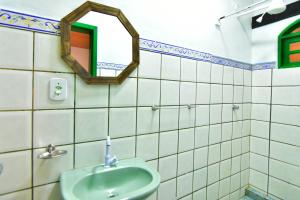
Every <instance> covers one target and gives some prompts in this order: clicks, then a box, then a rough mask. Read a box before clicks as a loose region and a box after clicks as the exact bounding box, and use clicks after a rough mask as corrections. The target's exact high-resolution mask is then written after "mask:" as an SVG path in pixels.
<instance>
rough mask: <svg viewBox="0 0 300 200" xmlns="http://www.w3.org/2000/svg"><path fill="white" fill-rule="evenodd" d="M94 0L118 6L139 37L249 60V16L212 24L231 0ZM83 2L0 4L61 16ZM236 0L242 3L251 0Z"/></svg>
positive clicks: (10, 1)
mask: <svg viewBox="0 0 300 200" xmlns="http://www.w3.org/2000/svg"><path fill="white" fill-rule="evenodd" d="M94 1H95V2H99V3H103V4H106V5H110V6H114V7H118V8H120V9H121V10H122V11H123V12H124V13H125V15H126V16H127V17H128V18H129V20H130V21H131V22H132V24H133V25H134V26H135V28H136V29H137V30H138V32H139V33H140V36H141V37H143V38H147V39H153V40H157V41H161V42H165V43H170V44H175V45H178V46H183V47H187V48H191V49H195V50H200V51H204V52H209V53H212V54H214V55H219V56H223V57H228V58H232V59H237V60H241V61H245V62H250V61H251V29H250V28H249V24H250V21H249V19H246V20H241V19H240V20H238V19H237V18H235V17H233V18H230V19H226V20H224V21H223V24H222V27H221V30H217V29H216V27H215V21H216V20H217V18H218V17H220V16H223V15H225V14H227V13H228V12H231V11H233V10H234V3H233V2H234V0H206V1H204V0H201V1H199V0H185V1H179V0H163V1H161V0H152V1H146V0H126V1H124V0H115V1H112V0H102V1H100V0H94ZM84 2H85V1H84V0H51V1H43V0H30V1H24V0H2V1H1V2H0V7H1V8H6V9H10V10H16V11H20V12H25V13H31V14H35V15H39V16H44V17H49V18H54V19H61V18H62V17H64V16H65V15H66V14H67V13H69V12H71V11H72V10H73V9H75V8H76V7H78V6H80V5H81V4H82V3H84ZM237 2H238V3H239V4H240V5H239V6H240V7H243V6H245V5H248V4H250V3H251V2H252V0H243V1H237ZM244 24H247V25H244ZM243 25H244V26H243Z"/></svg>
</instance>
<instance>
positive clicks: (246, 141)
mask: <svg viewBox="0 0 300 200" xmlns="http://www.w3.org/2000/svg"><path fill="white" fill-rule="evenodd" d="M249 151H250V137H243V138H242V153H248V152H249Z"/></svg>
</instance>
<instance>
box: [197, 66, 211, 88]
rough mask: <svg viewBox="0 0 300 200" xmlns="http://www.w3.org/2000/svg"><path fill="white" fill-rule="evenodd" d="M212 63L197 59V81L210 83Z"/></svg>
mask: <svg viewBox="0 0 300 200" xmlns="http://www.w3.org/2000/svg"><path fill="white" fill-rule="evenodd" d="M210 71H211V63H210V62H203V61H197V82H203V83H210Z"/></svg>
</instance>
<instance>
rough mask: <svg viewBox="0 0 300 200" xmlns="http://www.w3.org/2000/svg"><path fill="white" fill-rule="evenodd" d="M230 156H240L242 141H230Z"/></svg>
mask: <svg viewBox="0 0 300 200" xmlns="http://www.w3.org/2000/svg"><path fill="white" fill-rule="evenodd" d="M231 145H232V156H237V155H241V153H242V139H235V140H232V143H231Z"/></svg>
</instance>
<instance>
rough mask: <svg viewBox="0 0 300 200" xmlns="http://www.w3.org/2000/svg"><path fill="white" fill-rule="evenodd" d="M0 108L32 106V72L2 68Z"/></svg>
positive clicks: (17, 108) (12, 108)
mask: <svg viewBox="0 0 300 200" xmlns="http://www.w3.org/2000/svg"><path fill="white" fill-rule="evenodd" d="M0 92H1V93H2V94H5V95H1V98H0V110H23V109H31V108H32V72H29V71H28V72H27V71H17V70H0Z"/></svg>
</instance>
